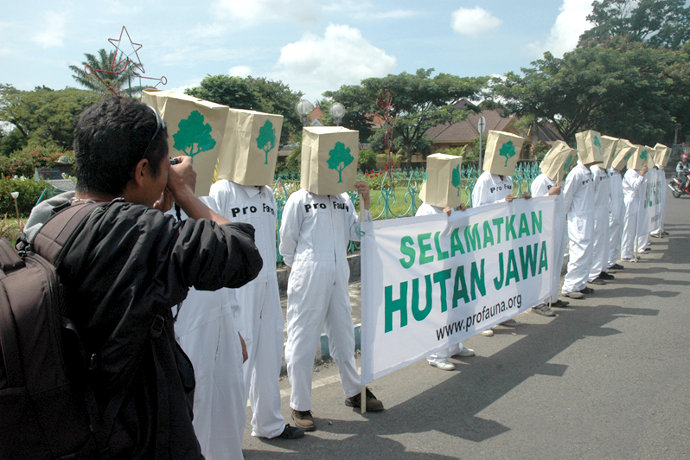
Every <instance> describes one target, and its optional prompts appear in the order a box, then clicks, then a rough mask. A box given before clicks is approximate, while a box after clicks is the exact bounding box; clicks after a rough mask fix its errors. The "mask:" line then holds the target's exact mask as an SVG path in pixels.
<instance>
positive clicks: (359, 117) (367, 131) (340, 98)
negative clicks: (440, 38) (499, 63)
mask: <svg viewBox="0 0 690 460" xmlns="http://www.w3.org/2000/svg"><path fill="white" fill-rule="evenodd" d="M433 72H434V69H419V70H417V72H416V73H414V74H409V73H407V72H402V73H400V74H398V75H388V76H386V77H382V78H367V79H365V80H362V82H361V83H360V84H359V85H347V86H342V87H341V88H340V89H339V90H337V91H327V92H325V93H324V96H326V97H328V98H331V99H332V100H333V101H337V102H340V103H342V104H344V105H345V107H346V109H347V112H346V113H345V116H344V118H343V122H342V124H343V125H344V126H347V127H348V128H351V129H356V130H359V132H360V138H361V139H367V138H369V137H370V136H371V135H372V134H373V130H374V126H373V121H374V120H373V117H374V115H375V114H381V112H382V111H381V108H380V107H377V105H376V101H377V98H378V97H379V95H380V94H381V92H382V91H383V90H384V89H388V90H389V91H390V93H391V95H392V103H393V106H392V108H391V111H390V115H391V117H392V118H394V119H395V126H394V128H393V133H394V134H393V136H394V139H396V142H397V146H398V147H399V149H400V150H401V153H404V154H405V155H407V158H408V161H409V159H410V158H411V156H412V154H413V153H415V152H417V151H421V150H423V149H424V147H425V142H424V133H426V131H427V130H428V129H429V128H431V127H432V126H436V125H438V124H440V123H446V122H452V121H457V120H459V119H461V117H462V116H463V114H464V113H463V111H462V110H460V109H456V108H455V107H453V104H454V103H456V102H458V101H460V100H461V99H463V98H472V97H475V96H476V95H478V93H479V91H480V90H481V87H482V85H483V84H484V83H485V81H486V79H484V78H468V77H465V78H463V77H458V76H455V75H450V74H446V73H439V74H437V75H435V76H433V77H432V74H433ZM379 130H380V128H379ZM428 146H429V144H428V142H427V143H426V147H427V149H428Z"/></svg>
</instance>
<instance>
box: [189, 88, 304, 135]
mask: <svg viewBox="0 0 690 460" xmlns="http://www.w3.org/2000/svg"><path fill="white" fill-rule="evenodd" d="M185 93H187V94H189V95H191V96H194V97H198V98H201V99H205V100H207V101H211V102H215V103H217V104H224V105H227V106H229V107H232V108H234V109H246V110H256V111H259V112H266V113H275V114H278V115H282V116H283V129H282V132H281V134H280V142H281V144H285V143H287V142H288V139H289V137H290V135H291V134H293V133H295V132H298V131H300V130H301V129H302V123H301V122H300V119H299V116H298V115H297V113H296V112H295V104H297V102H298V101H299V100H300V98H301V97H302V93H301V92H295V91H292V90H291V89H290V87H289V86H287V85H285V84H284V83H282V82H279V81H272V80H267V79H266V78H263V77H261V78H254V77H246V78H241V77H231V76H229V75H213V76H211V75H209V76H207V77H206V78H204V79H203V80H202V81H201V84H200V86H196V87H194V88H189V89H187V90H186V91H185Z"/></svg>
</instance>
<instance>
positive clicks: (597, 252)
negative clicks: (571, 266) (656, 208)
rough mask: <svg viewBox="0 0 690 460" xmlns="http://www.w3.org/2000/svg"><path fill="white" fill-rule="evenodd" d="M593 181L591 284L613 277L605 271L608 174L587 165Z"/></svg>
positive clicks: (600, 168)
mask: <svg viewBox="0 0 690 460" xmlns="http://www.w3.org/2000/svg"><path fill="white" fill-rule="evenodd" d="M589 170H590V171H591V173H592V180H593V181H594V201H593V202H592V205H593V206H594V213H593V217H594V224H593V230H592V267H591V269H590V270H589V277H588V279H587V280H588V281H589V282H590V283H593V284H605V283H606V280H612V279H613V278H614V277H613V275H610V274H608V273H607V272H606V269H607V268H608V261H609V250H608V244H609V209H610V207H611V187H610V185H609V175H608V174H607V172H606V170H605V169H604V168H602V167H600V166H599V165H596V164H595V165H592V166H590V167H589Z"/></svg>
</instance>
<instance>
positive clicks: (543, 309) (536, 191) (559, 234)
mask: <svg viewBox="0 0 690 460" xmlns="http://www.w3.org/2000/svg"><path fill="white" fill-rule="evenodd" d="M530 192H531V194H532V196H534V197H538V196H547V195H560V194H561V187H560V186H559V185H558V184H557V183H556V181H553V180H551V179H549V176H547V175H546V174H544V173H541V174H539V175H538V176H537V177H536V178H535V179H534V180H533V181H532V185H531V186H530ZM554 221H555V222H556V223H557V224H554V246H553V251H554V265H553V267H554V270H553V273H554V283H553V291H552V292H551V296H550V297H549V298H547V299H546V300H545V301H544V303H541V304H539V305H535V306H534V307H532V311H533V312H535V313H537V314H540V315H543V316H556V313H554V311H553V310H551V308H550V307H549V305H548V303H547V302H548V301H549V300H550V301H551V306H553V307H558V308H565V307H567V306H568V302H565V301H563V300H561V299H559V298H558V292H559V291H558V289H559V284H560V280H561V267H562V266H563V256H564V254H565V244H566V242H567V238H566V236H567V233H566V227H565V212H564V211H563V198H562V197H561V198H559V199H558V200H557V202H556V214H555V216H554ZM559 230H560V231H559Z"/></svg>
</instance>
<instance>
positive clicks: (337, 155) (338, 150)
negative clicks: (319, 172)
mask: <svg viewBox="0 0 690 460" xmlns="http://www.w3.org/2000/svg"><path fill="white" fill-rule="evenodd" d="M354 160H355V157H353V156H352V155H350V148H349V147H345V144H343V143H342V142H336V143H335V147H333V148H332V149H331V150H330V151H329V152H328V169H335V170H336V171H338V183H341V182H342V181H343V170H344V169H345V168H347V167H348V165H349V164H350V163H352V162H353V161H354Z"/></svg>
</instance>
